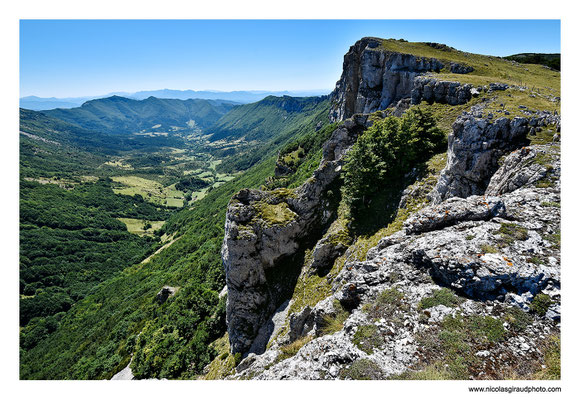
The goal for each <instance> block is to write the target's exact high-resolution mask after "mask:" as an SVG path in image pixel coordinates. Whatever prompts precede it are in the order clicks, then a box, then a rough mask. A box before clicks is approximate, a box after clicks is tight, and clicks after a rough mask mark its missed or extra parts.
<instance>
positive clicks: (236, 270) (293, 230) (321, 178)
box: [222, 116, 369, 353]
mask: <svg viewBox="0 0 580 400" xmlns="http://www.w3.org/2000/svg"><path fill="white" fill-rule="evenodd" d="M368 126H369V123H368V122H367V117H364V116H355V117H353V118H352V119H349V120H347V121H344V123H342V124H341V125H340V126H339V127H338V128H337V129H336V130H335V131H334V132H333V133H332V135H331V137H330V139H329V140H328V141H327V142H326V143H325V144H324V148H323V158H322V161H321V163H320V166H319V167H318V169H316V170H315V172H314V174H313V176H312V178H310V179H309V180H308V181H306V182H305V183H304V184H303V185H301V186H300V187H298V188H296V189H294V190H288V189H278V190H274V191H260V190H249V189H244V190H242V191H240V192H239V193H238V194H236V195H235V196H234V197H233V198H232V200H231V201H230V204H229V205H228V210H227V214H226V225H225V237H224V243H223V246H222V260H223V263H224V267H225V272H226V284H227V290H228V300H227V311H226V316H227V324H228V333H229V338H230V345H231V352H232V353H246V352H247V351H248V350H249V349H250V347H251V346H252V343H253V342H254V339H255V338H256V336H257V335H258V331H259V329H260V327H262V326H263V325H265V324H266V322H267V321H268V320H269V318H270V317H271V316H272V315H273V313H274V311H275V310H276V309H277V308H278V307H279V306H280V304H281V303H282V302H283V301H284V300H286V299H287V298H289V297H290V295H291V293H292V290H293V289H294V284H295V283H296V279H297V278H298V275H299V273H300V270H299V269H298V270H295V269H296V267H295V265H297V264H300V263H297V262H296V258H297V257H298V258H299V257H301V252H300V248H301V247H302V245H303V244H305V243H306V242H308V240H309V238H310V236H311V235H312V233H313V232H314V231H315V230H319V229H321V227H324V226H325V225H326V224H328V222H329V218H330V216H331V213H332V211H333V210H331V209H330V208H329V207H330V202H329V199H327V198H326V197H325V191H326V189H327V188H328V187H329V186H330V185H331V184H332V183H333V182H334V180H335V179H336V178H337V177H338V176H339V175H340V170H341V166H342V162H343V157H344V155H345V154H346V152H347V151H348V149H349V148H350V147H351V146H352V145H353V144H354V142H355V140H356V138H357V136H358V134H359V133H360V132H362V130H364V129H365V128H366V127H368ZM264 346H265V343H263V344H262V345H260V346H257V347H264ZM255 347H256V346H255ZM256 351H260V349H258V350H256Z"/></svg>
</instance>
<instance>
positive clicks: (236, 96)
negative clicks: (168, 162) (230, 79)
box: [20, 89, 330, 111]
mask: <svg viewBox="0 0 580 400" xmlns="http://www.w3.org/2000/svg"><path fill="white" fill-rule="evenodd" d="M329 92H330V90H324V89H321V90H303V91H280V92H272V91H266V90H239V91H233V92H220V91H216V90H200V91H196V90H172V89H160V90H144V91H140V92H136V93H125V92H115V93H109V94H107V95H103V96H84V97H67V98H56V97H37V96H26V97H22V98H20V107H21V108H26V109H27V110H35V111H40V110H52V109H55V108H74V107H80V106H81V105H82V104H83V103H85V102H86V101H89V100H94V99H102V98H106V97H111V96H114V95H116V96H122V97H126V98H131V99H136V100H143V99H146V98H148V97H151V96H153V97H157V98H159V99H180V100H187V99H207V100H229V101H234V102H238V103H244V104H245V103H254V102H256V101H260V100H262V99H264V98H265V97H268V96H295V97H300V96H320V95H325V94H328V93H329Z"/></svg>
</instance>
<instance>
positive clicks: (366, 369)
mask: <svg viewBox="0 0 580 400" xmlns="http://www.w3.org/2000/svg"><path fill="white" fill-rule="evenodd" d="M339 376H340V379H352V380H379V379H384V376H383V373H382V371H381V368H380V367H379V365H378V364H377V363H375V362H374V361H372V360H369V359H366V358H359V359H358V360H356V361H354V362H353V363H352V364H351V365H349V366H348V367H347V368H343V369H341V370H340V373H339Z"/></svg>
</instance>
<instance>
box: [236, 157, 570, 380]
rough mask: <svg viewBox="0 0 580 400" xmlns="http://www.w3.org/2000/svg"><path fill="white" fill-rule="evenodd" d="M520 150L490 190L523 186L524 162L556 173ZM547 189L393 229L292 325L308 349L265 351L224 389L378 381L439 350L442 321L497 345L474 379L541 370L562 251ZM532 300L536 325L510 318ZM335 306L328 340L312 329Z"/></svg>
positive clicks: (463, 205) (446, 207)
mask: <svg viewBox="0 0 580 400" xmlns="http://www.w3.org/2000/svg"><path fill="white" fill-rule="evenodd" d="M521 151H523V150H520V151H518V152H515V153H513V154H512V155H510V156H509V157H508V159H506V163H505V164H504V165H508V164H509V165H510V167H509V168H508V167H505V168H500V169H499V170H498V171H497V172H496V174H495V175H494V176H493V177H492V178H491V181H492V182H505V181H506V178H508V177H509V176H511V175H512V174H513V171H521V174H523V175H525V171H528V170H530V168H531V163H535V164H538V165H542V164H543V163H544V161H545V155H546V154H551V155H553V156H554V159H551V161H550V162H553V163H554V164H557V163H556V162H555V161H556V158H558V153H557V151H556V150H554V151H553V150H552V149H549V146H533V147H531V148H528V150H527V151H526V154H525V155H523V156H522V155H521V154H519V153H520V152H521ZM528 156H529V157H528ZM532 176H536V175H535V174H532ZM546 179H549V181H550V182H551V185H534V184H533V183H531V181H530V180H525V179H523V180H520V182H524V181H525V182H524V183H523V184H522V185H520V186H519V187H518V188H516V189H515V190H513V191H511V190H510V189H511V187H505V186H502V185H501V184H500V185H498V186H497V188H504V189H501V190H499V191H500V192H502V193H501V194H499V195H498V196H497V197H488V196H483V195H480V196H470V197H468V198H465V199H457V198H455V199H449V200H445V201H443V202H442V203H441V204H438V205H433V206H430V207H427V208H425V209H423V210H421V211H420V212H418V213H416V214H414V215H412V216H411V217H410V218H409V219H408V220H407V221H406V222H405V224H404V229H403V230H401V231H399V232H397V233H395V234H394V235H391V236H388V237H385V238H383V239H382V240H381V241H380V242H379V244H378V245H377V246H376V247H374V248H372V249H371V250H370V251H369V252H368V254H367V260H366V261H363V262H352V263H348V264H346V265H345V267H344V268H343V269H342V271H341V272H340V273H339V274H338V276H336V278H335V279H333V293H334V294H333V295H332V296H331V297H329V298H326V299H324V300H322V301H321V302H319V303H318V304H317V305H316V306H315V307H312V308H311V307H306V308H304V309H303V310H302V311H300V312H299V313H296V314H293V315H291V316H290V333H289V336H290V340H296V339H298V338H310V341H308V340H306V344H304V345H303V347H302V348H301V349H300V350H299V351H298V352H297V353H296V354H295V355H293V356H291V357H290V358H287V359H281V358H280V354H281V353H280V347H279V346H278V345H276V344H274V345H273V346H272V347H271V348H270V349H269V350H267V351H266V352H265V353H264V354H263V355H261V356H258V357H254V358H253V359H252V360H250V361H248V363H247V365H245V367H244V370H243V371H238V375H236V376H234V378H248V377H251V378H253V379H337V378H342V379H360V377H361V375H360V374H361V373H362V374H363V375H362V376H363V377H365V378H367V379H368V378H372V379H383V378H386V377H389V376H393V375H397V374H400V373H402V372H405V371H409V369H410V368H413V366H416V365H420V363H421V362H422V360H423V359H424V357H426V355H430V356H432V357H435V356H436V354H437V352H438V351H439V352H440V351H442V350H441V349H438V348H436V347H435V348H434V347H433V346H434V345H433V346H431V347H429V346H430V345H429V343H431V342H430V340H439V339H437V337H438V336H437V335H438V334H437V333H435V334H434V333H433V332H439V330H440V329H442V328H441V326H442V324H443V323H444V321H448V322H447V323H449V322H450V320H449V319H450V318H451V321H453V323H454V324H461V323H464V321H485V323H486V324H490V326H496V327H497V328H496V329H497V332H496V333H498V334H500V335H501V340H497V341H495V342H493V343H491V344H490V345H488V347H486V348H485V349H484V350H481V351H477V352H476V351H475V350H474V357H476V358H478V359H481V360H482V362H485V364H486V365H487V366H488V367H489V368H486V369H485V370H484V371H481V373H480V375H479V376H477V378H478V379H486V378H492V379H494V378H495V379H498V378H499V379H503V378H504V377H505V376H504V375H502V370H503V369H508V370H509V368H512V370H513V369H517V368H518V364H519V362H520V360H521V358H522V357H526V358H529V359H533V360H538V362H540V360H542V354H541V346H542V343H544V342H545V341H546V340H547V339H548V337H549V336H550V335H553V334H557V333H558V325H557V324H558V322H559V318H560V314H559V313H560V306H559V302H560V249H559V244H558V243H557V241H556V240H555V239H554V238H555V237H559V223H560V208H559V201H560V191H559V179H560V175H559V168H557V167H554V168H552V169H550V170H549V171H548V172H547V173H546V175H545V176H544V178H543V180H542V182H544V181H546ZM535 182H536V183H537V182H539V181H537V180H536V181H535ZM538 186H539V187H538ZM494 190H495V189H494ZM504 190H505V191H504ZM557 240H558V241H559V239H557ZM442 286H443V287H447V288H451V289H452V291H450V292H447V293H448V294H447V296H450V297H449V299H451V300H449V302H448V303H446V304H435V305H430V302H429V301H432V299H433V297H432V296H434V295H435V293H437V292H439V291H440V290H441V287H442ZM454 292H455V293H457V294H460V295H462V296H464V297H457V296H455V295H453V294H452V293H454ZM385 294H387V295H385ZM540 295H542V296H544V298H543V299H544V300H543V301H544V302H545V304H546V310H545V311H544V313H545V314H534V315H535V316H534V315H532V316H525V315H524V316H521V315H520V314H517V312H516V311H514V309H515V310H518V309H520V310H524V314H525V312H527V311H529V310H530V309H532V308H533V307H534V306H533V302H534V301H533V300H534V299H535V298H537V297H538V298H539V296H540ZM546 299H547V300H546ZM337 301H338V302H340V303H341V304H342V305H343V306H344V307H345V308H346V309H348V310H350V315H349V316H348V318H347V319H346V321H345V322H344V324H343V328H342V329H341V330H339V331H337V332H336V333H332V334H327V333H325V332H324V331H323V329H321V327H323V326H324V321H325V318H327V317H332V315H333V313H335V309H334V306H333V304H334V303H335V302H337ZM542 315H543V316H542ZM514 316H517V317H514ZM447 326H448V325H447ZM445 329H450V328H445ZM463 329H468V328H463ZM430 335H431V336H430ZM433 335H435V336H433ZM429 338H431V339H429ZM475 353H477V354H475ZM365 374H366V375H365ZM466 378H467V376H466ZM471 378H475V377H473V376H472V377H471Z"/></svg>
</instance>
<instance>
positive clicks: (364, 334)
mask: <svg viewBox="0 0 580 400" xmlns="http://www.w3.org/2000/svg"><path fill="white" fill-rule="evenodd" d="M352 342H353V343H354V344H355V345H356V346H357V347H358V348H359V349H361V350H362V351H364V352H365V353H367V354H372V353H373V351H374V350H373V349H374V348H375V347H379V346H381V345H382V344H383V343H384V341H383V338H382V336H381V335H380V334H379V328H377V327H376V326H375V325H361V326H359V327H358V329H357V330H356V333H355V334H354V336H353V338H352Z"/></svg>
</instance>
